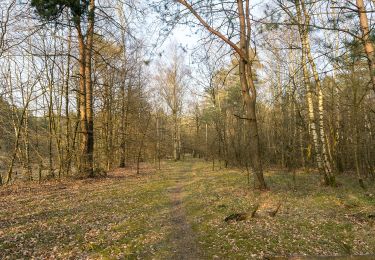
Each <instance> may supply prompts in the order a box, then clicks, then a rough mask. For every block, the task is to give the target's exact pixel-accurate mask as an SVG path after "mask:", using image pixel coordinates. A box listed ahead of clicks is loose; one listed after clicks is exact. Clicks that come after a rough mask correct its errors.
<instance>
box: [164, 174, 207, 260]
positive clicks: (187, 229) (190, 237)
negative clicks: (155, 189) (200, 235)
mask: <svg viewBox="0 0 375 260" xmlns="http://www.w3.org/2000/svg"><path fill="white" fill-rule="evenodd" d="M190 169H191V168H188V169H181V172H179V173H178V177H176V179H175V180H176V185H175V187H173V188H171V189H170V197H171V207H172V208H171V224H172V228H173V235H172V243H173V255H172V259H179V260H180V259H183V260H185V259H194V260H197V259H203V257H202V253H201V251H200V249H199V245H198V242H197V240H196V237H195V234H194V232H193V230H192V228H191V226H190V224H189V223H188V221H187V217H186V212H185V209H184V206H183V187H184V183H185V182H186V181H188V180H187V176H186V175H187V174H188V172H189V170H190Z"/></svg>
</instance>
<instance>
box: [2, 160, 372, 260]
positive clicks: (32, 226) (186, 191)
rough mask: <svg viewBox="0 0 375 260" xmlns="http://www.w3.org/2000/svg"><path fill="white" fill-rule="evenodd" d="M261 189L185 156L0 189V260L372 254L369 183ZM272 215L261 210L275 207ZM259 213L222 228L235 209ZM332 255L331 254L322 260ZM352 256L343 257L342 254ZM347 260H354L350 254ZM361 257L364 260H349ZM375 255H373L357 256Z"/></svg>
mask: <svg viewBox="0 0 375 260" xmlns="http://www.w3.org/2000/svg"><path fill="white" fill-rule="evenodd" d="M266 179H267V181H268V183H269V186H270V188H271V189H270V191H268V192H262V193H260V192H257V191H253V190H252V189H251V188H249V185H247V177H246V174H245V173H242V172H241V171H239V170H236V169H220V170H219V169H218V170H215V171H212V169H211V164H209V163H206V162H204V161H201V160H193V159H188V160H186V161H183V162H177V163H175V162H171V161H167V162H163V164H162V170H160V171H155V170H153V169H151V168H150V167H146V166H144V168H143V169H142V174H140V175H136V174H135V173H134V171H133V170H131V169H118V170H116V171H114V172H113V173H110V174H109V177H108V178H102V179H93V180H78V181H77V180H75V181H73V180H62V181H55V182H51V181H49V182H45V183H42V184H36V183H35V184H27V185H21V184H16V185H13V186H11V187H3V188H0V259H22V258H23V259H29V258H36V259H284V258H275V257H294V258H293V259H300V258H298V257H296V256H334V255H340V256H350V255H369V254H375V185H374V184H369V183H367V191H363V190H361V189H360V188H358V185H357V182H356V181H355V179H354V178H352V177H350V176H347V175H342V176H339V177H338V179H339V180H340V182H341V185H340V186H339V187H337V188H329V187H324V186H321V185H320V184H319V176H317V175H316V174H315V173H303V172H297V173H296V175H295V178H293V175H292V174H291V173H287V172H284V171H282V170H268V171H267V172H266ZM279 203H281V207H280V209H279V211H278V212H277V214H276V215H275V216H274V217H271V216H269V214H268V212H269V211H272V210H274V209H275V208H276V207H277V206H278V204H279ZM256 205H259V209H258V210H257V214H256V215H255V216H254V217H253V218H252V217H249V218H247V219H246V220H244V221H239V222H231V223H226V222H225V221H224V219H225V217H227V216H228V215H230V214H232V213H239V212H247V213H248V214H251V212H253V211H254V208H255V207H256ZM311 259H314V258H311ZM326 259H329V258H326ZM339 259H349V258H339ZM350 259H352V258H350ZM356 259H362V258H356ZM363 259H375V256H368V257H363Z"/></svg>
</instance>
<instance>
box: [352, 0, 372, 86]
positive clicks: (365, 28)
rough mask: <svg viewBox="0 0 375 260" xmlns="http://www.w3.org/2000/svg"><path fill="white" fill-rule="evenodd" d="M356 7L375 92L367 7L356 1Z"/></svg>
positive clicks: (360, 1) (360, 0)
mask: <svg viewBox="0 0 375 260" xmlns="http://www.w3.org/2000/svg"><path fill="white" fill-rule="evenodd" d="M356 5H357V9H358V17H359V24H360V28H361V32H362V37H361V40H362V43H363V46H364V48H365V52H366V56H367V61H368V66H369V71H370V78H371V84H372V89H373V90H374V92H375V52H374V45H373V42H372V41H371V39H370V27H369V22H368V18H367V13H366V7H365V4H364V2H363V0H356Z"/></svg>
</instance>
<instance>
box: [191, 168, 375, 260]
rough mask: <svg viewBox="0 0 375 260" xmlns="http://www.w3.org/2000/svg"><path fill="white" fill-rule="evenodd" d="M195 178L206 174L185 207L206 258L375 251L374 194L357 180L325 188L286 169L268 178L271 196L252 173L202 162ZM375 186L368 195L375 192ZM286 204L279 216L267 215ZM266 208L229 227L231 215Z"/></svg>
mask: <svg viewBox="0 0 375 260" xmlns="http://www.w3.org/2000/svg"><path fill="white" fill-rule="evenodd" d="M193 173H195V174H196V175H197V176H199V177H201V178H202V179H201V180H198V179H197V181H195V182H193V183H191V184H190V185H189V186H188V187H186V190H187V196H186V206H187V208H188V212H189V213H190V216H189V219H190V221H191V223H192V224H193V227H194V230H195V231H196V232H197V233H198V234H199V241H200V243H201V245H202V247H203V248H204V251H205V252H206V256H207V258H212V257H214V256H217V257H219V258H231V259H248V258H262V257H264V256H290V255H315V256H316V255H350V254H375V230H374V220H371V219H369V218H368V217H367V213H374V212H375V201H374V198H373V197H370V196H368V195H366V192H364V191H363V190H361V189H360V188H359V187H358V185H357V182H356V180H355V179H353V178H351V177H348V176H339V177H338V179H339V180H340V182H342V185H341V186H340V187H338V188H329V187H323V186H321V185H320V184H319V176H316V174H313V173H310V174H306V173H300V172H299V173H297V175H296V183H294V181H293V177H292V175H291V174H286V173H283V172H282V171H280V172H277V171H272V172H267V173H266V179H267V181H268V183H269V184H271V185H270V186H271V190H270V191H269V192H264V193H260V192H257V191H253V190H252V189H251V188H249V187H248V185H247V183H246V176H245V174H243V173H241V172H240V171H236V170H227V169H222V170H218V171H215V172H213V171H212V170H211V168H210V166H209V165H206V164H205V163H197V164H195V165H194V168H193ZM374 191H375V189H374V185H373V184H372V185H369V187H368V191H367V194H368V193H370V194H374ZM279 202H281V208H280V210H279V212H278V214H277V215H276V217H270V216H269V215H268V214H267V211H268V210H272V209H275V208H276V206H277V205H278V203H279ZM256 204H260V206H261V207H260V209H259V216H257V217H255V218H249V219H248V220H246V221H242V222H237V223H230V224H227V223H226V222H224V221H223V220H224V218H225V217H226V216H228V215H229V214H232V213H236V212H237V213H238V212H252V209H253V208H254V207H255V205H256Z"/></svg>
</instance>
